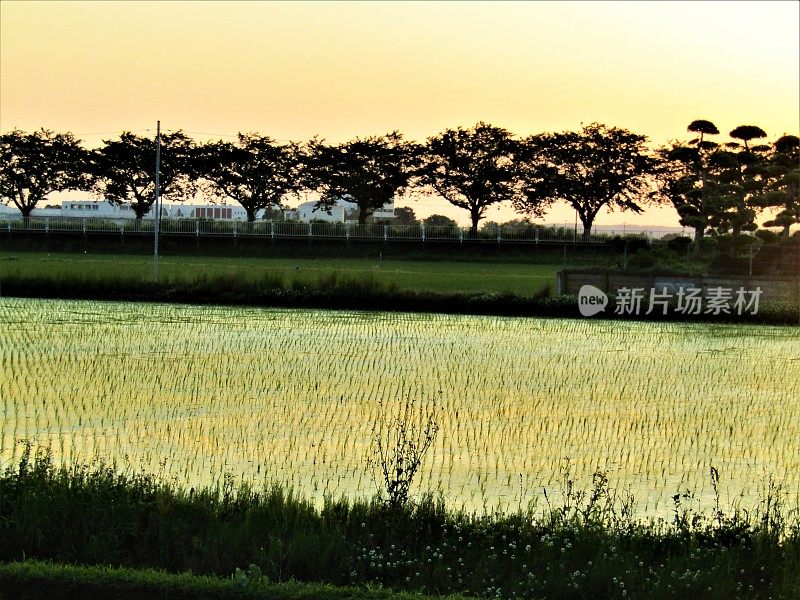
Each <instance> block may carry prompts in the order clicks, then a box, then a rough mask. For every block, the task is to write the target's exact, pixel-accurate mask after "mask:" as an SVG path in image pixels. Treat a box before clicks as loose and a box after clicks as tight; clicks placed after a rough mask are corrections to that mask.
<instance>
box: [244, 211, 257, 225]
mask: <svg viewBox="0 0 800 600" xmlns="http://www.w3.org/2000/svg"><path fill="white" fill-rule="evenodd" d="M244 210H245V211H246V212H247V222H248V223H252V222H253V221H255V220H256V209H255V208H247V207H245V209H244Z"/></svg>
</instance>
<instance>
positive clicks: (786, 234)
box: [782, 224, 792, 240]
mask: <svg viewBox="0 0 800 600" xmlns="http://www.w3.org/2000/svg"><path fill="white" fill-rule="evenodd" d="M790 227H791V225H789V224H786V225H784V226H783V233H782V235H783V237H785V238H786V239H787V240H788V239H789V238H790V237H791V235H792V234H791V233H790V231H789V228H790Z"/></svg>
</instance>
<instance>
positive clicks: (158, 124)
mask: <svg viewBox="0 0 800 600" xmlns="http://www.w3.org/2000/svg"><path fill="white" fill-rule="evenodd" d="M160 179H161V121H156V187H155V200H154V201H153V206H154V207H155V209H156V218H155V223H154V224H153V237H154V238H155V241H154V245H153V281H154V282H157V281H158V226H159V224H160V223H161V206H160V205H159V200H160V197H161V193H160V189H159V188H160V183H161V182H160Z"/></svg>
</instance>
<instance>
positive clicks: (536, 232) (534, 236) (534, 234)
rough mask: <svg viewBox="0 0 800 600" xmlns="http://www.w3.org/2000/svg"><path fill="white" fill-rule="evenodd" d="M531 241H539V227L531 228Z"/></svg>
mask: <svg viewBox="0 0 800 600" xmlns="http://www.w3.org/2000/svg"><path fill="white" fill-rule="evenodd" d="M533 242H534V244H538V243H539V228H538V227H536V228H535V229H534V230H533Z"/></svg>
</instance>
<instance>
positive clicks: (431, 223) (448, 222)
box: [422, 215, 458, 228]
mask: <svg viewBox="0 0 800 600" xmlns="http://www.w3.org/2000/svg"><path fill="white" fill-rule="evenodd" d="M422 222H423V223H425V225H427V226H428V227H456V228H457V227H458V223H456V222H455V220H453V219H451V218H450V217H446V216H444V215H431V216H429V217H425V218H424V219H423V220H422Z"/></svg>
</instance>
